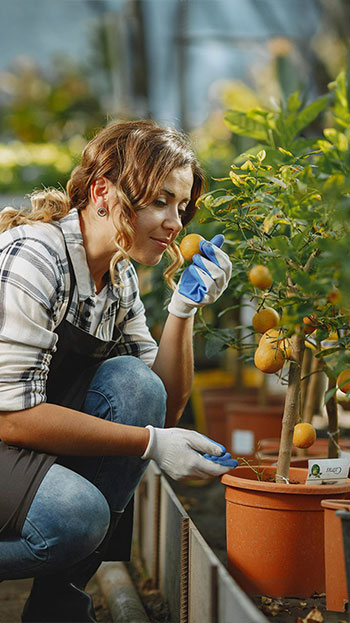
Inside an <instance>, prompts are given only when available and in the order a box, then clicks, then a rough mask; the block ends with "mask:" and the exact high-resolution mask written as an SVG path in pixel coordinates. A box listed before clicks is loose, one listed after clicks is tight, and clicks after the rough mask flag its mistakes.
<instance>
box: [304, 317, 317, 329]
mask: <svg viewBox="0 0 350 623" xmlns="http://www.w3.org/2000/svg"><path fill="white" fill-rule="evenodd" d="M303 323H304V333H313V332H314V331H315V330H316V329H317V327H318V324H317V316H316V314H310V316H305V317H304V318H303Z"/></svg>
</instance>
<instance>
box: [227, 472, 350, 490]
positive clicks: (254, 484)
mask: <svg viewBox="0 0 350 623" xmlns="http://www.w3.org/2000/svg"><path fill="white" fill-rule="evenodd" d="M252 468H253V469H257V470H263V473H264V474H265V475H267V476H268V475H271V476H272V475H275V474H276V467H274V466H272V465H266V466H265V465H252V466H251V467H247V466H239V467H235V469H234V470H232V471H230V472H228V473H227V474H224V475H223V476H222V478H221V482H222V483H223V484H224V485H225V486H226V487H229V488H233V489H249V490H253V491H266V492H270V493H287V494H298V495H300V494H301V493H302V494H303V495H315V493H317V494H319V495H324V494H325V495H327V494H334V493H343V492H344V491H350V479H349V478H345V479H344V481H343V482H341V483H336V484H325V485H323V484H317V485H306V484H305V481H306V478H307V473H308V470H307V469H306V468H304V467H291V468H290V470H289V477H290V480H292V481H293V480H294V481H296V483H295V484H294V483H289V484H287V483H277V482H267V481H264V480H256V475H255V473H254V471H253V469H252Z"/></svg>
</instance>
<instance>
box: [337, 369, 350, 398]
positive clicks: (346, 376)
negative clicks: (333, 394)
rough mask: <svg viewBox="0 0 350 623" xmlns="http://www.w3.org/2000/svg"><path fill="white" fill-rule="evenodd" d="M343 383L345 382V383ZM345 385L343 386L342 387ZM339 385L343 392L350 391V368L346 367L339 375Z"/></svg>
mask: <svg viewBox="0 0 350 623" xmlns="http://www.w3.org/2000/svg"><path fill="white" fill-rule="evenodd" d="M343 383H345V384H344V385H343ZM341 385H343V387H340V386H341ZM337 387H338V389H340V391H341V392H343V394H347V393H348V392H349V391H350V368H345V370H343V371H342V372H341V373H340V374H338V377H337Z"/></svg>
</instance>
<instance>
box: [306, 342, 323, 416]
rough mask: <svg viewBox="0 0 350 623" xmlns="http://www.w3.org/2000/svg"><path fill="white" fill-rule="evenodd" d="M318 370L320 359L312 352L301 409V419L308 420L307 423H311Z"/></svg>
mask: <svg viewBox="0 0 350 623" xmlns="http://www.w3.org/2000/svg"><path fill="white" fill-rule="evenodd" d="M320 371H321V365H320V360H319V358H317V357H315V355H314V354H312V359H311V367H310V376H309V382H308V385H307V392H306V398H305V403H304V408H303V410H302V420H303V422H308V423H309V424H311V421H312V416H313V415H314V414H315V406H316V404H317V387H318V384H319V376H320Z"/></svg>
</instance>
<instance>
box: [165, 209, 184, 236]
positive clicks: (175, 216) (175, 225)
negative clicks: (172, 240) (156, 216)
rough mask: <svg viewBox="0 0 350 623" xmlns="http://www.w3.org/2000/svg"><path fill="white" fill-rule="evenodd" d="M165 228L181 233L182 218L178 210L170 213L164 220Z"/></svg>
mask: <svg viewBox="0 0 350 623" xmlns="http://www.w3.org/2000/svg"><path fill="white" fill-rule="evenodd" d="M164 226H165V227H166V228H167V229H171V230H172V231H176V232H179V231H180V230H181V229H182V222H181V216H180V214H179V213H178V211H177V209H175V210H171V212H170V211H169V213H168V214H167V215H166V218H165V220H164Z"/></svg>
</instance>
